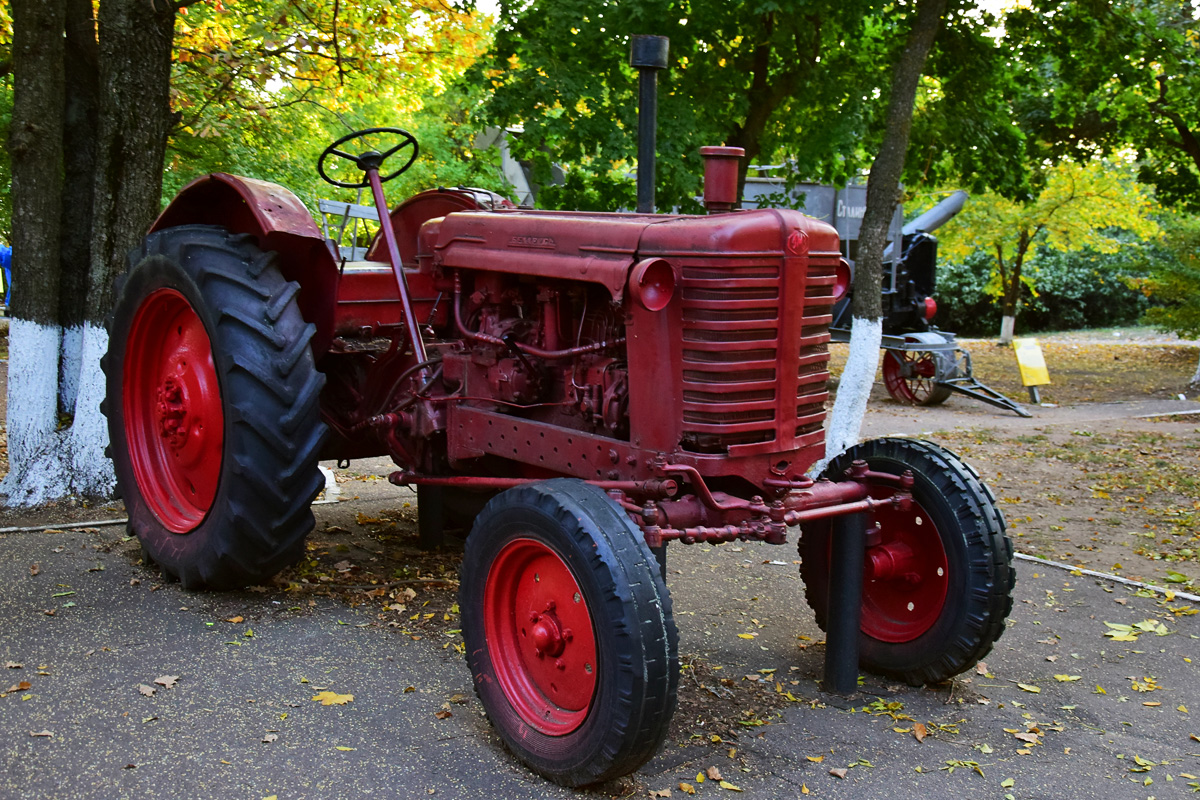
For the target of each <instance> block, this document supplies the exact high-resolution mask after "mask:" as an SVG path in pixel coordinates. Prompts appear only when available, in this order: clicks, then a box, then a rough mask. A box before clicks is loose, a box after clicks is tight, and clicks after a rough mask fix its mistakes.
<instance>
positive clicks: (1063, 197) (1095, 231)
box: [940, 160, 1158, 317]
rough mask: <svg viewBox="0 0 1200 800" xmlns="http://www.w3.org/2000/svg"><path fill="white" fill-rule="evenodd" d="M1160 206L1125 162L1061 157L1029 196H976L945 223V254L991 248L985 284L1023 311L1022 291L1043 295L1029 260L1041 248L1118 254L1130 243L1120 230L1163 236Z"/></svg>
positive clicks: (1007, 307) (1006, 308) (1013, 311)
mask: <svg viewBox="0 0 1200 800" xmlns="http://www.w3.org/2000/svg"><path fill="white" fill-rule="evenodd" d="M1153 210H1154V206H1153V204H1152V202H1151V200H1150V197H1149V195H1148V193H1147V192H1146V191H1144V190H1143V189H1142V187H1140V186H1139V185H1137V184H1135V183H1134V182H1133V180H1132V178H1131V176H1130V175H1129V173H1128V170H1126V169H1122V168H1121V167H1120V166H1119V165H1115V164H1112V163H1109V162H1106V161H1101V160H1094V161H1092V162H1089V163H1087V164H1077V163H1074V162H1069V161H1067V162H1062V163H1060V164H1058V165H1057V166H1055V167H1053V168H1052V169H1050V170H1048V171H1047V172H1046V179H1045V185H1044V187H1043V188H1042V190H1041V191H1040V192H1039V193H1038V195H1037V197H1035V198H1033V199H1031V200H1029V201H1027V202H1016V201H1013V200H1009V199H1007V198H1004V197H1000V196H998V195H993V194H987V195H984V196H982V197H977V198H974V199H972V200H971V201H970V202H969V203H968V204H967V206H966V207H965V208H964V209H963V211H962V213H960V214H959V215H958V216H957V217H956V218H955V219H954V220H952V221H951V222H950V223H949V224H947V225H946V227H945V228H943V229H942V233H941V237H940V238H941V244H942V253H943V255H944V256H946V257H948V258H950V259H952V260H954V259H957V260H960V261H961V260H963V259H965V258H966V257H967V256H968V255H970V254H971V253H974V252H976V251H982V252H985V253H987V254H988V255H989V257H990V263H991V267H990V270H989V281H988V283H987V285H986V288H987V290H988V292H989V293H990V294H991V295H992V296H993V297H994V298H995V299H996V300H998V301H1000V302H1001V303H1002V312H1003V313H1004V315H1006V316H1012V317H1016V315H1017V311H1018V309H1019V308H1020V306H1021V303H1022V294H1023V290H1028V293H1029V294H1030V295H1032V296H1034V297H1036V296H1037V293H1038V290H1039V289H1040V288H1041V287H1040V285H1039V283H1038V280H1039V275H1038V273H1037V271H1036V270H1030V269H1027V266H1026V262H1028V261H1030V260H1032V259H1033V258H1034V257H1035V256H1037V254H1038V251H1039V249H1040V248H1042V247H1045V248H1047V249H1049V250H1051V251H1057V252H1062V253H1066V252H1072V251H1076V250H1083V249H1090V250H1094V251H1096V252H1098V253H1104V254H1113V253H1116V252H1118V251H1119V250H1120V249H1121V248H1122V246H1123V242H1122V240H1121V239H1120V238H1118V237H1117V236H1115V235H1114V234H1113V232H1114V231H1115V230H1117V229H1122V230H1126V231H1129V232H1130V233H1132V234H1133V235H1135V236H1137V237H1140V238H1144V239H1148V238H1152V237H1154V236H1156V235H1157V233H1158V225H1157V223H1156V222H1155V221H1154V219H1153V218H1152V217H1151V213H1152V211H1153Z"/></svg>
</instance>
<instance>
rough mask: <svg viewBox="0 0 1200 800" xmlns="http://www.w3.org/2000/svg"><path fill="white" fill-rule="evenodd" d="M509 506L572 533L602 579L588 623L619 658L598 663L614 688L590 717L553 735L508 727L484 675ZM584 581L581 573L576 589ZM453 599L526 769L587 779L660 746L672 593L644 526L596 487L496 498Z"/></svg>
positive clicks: (671, 698) (668, 689)
mask: <svg viewBox="0 0 1200 800" xmlns="http://www.w3.org/2000/svg"><path fill="white" fill-rule="evenodd" d="M514 513H517V514H526V513H527V514H530V515H538V516H541V517H543V518H549V519H551V520H553V521H554V523H555V524H556V525H557V527H558V529H559V530H560V531H562V532H564V535H566V536H568V537H570V539H571V540H572V546H571V549H572V551H573V552H574V553H575V554H576V555H578V556H579V558H580V559H582V561H583V564H582V566H584V567H586V570H585V571H586V574H587V575H588V576H591V577H592V578H595V579H596V582H597V584H598V585H599V592H600V595H601V596H600V597H599V598H598V599H597V598H591V597H589V601H588V602H589V609H590V610H591V611H592V614H593V622H594V624H595V625H596V627H597V631H598V632H600V631H604V632H606V633H607V632H611V634H612V639H611V642H612V643H613V647H614V648H615V653H614V654H613V656H614V657H613V661H615V663H610V664H608V665H607V666H605V667H603V669H604V670H605V671H610V670H611V671H614V675H613V676H612V680H613V682H614V684H615V685H614V686H613V687H612V688H611V694H607V695H605V696H603V697H601V696H598V697H597V699H596V700H595V701H594V703H593V710H592V712H591V714H590V715H589V719H588V721H586V722H584V723H583V725H582V726H581V728H580V730H579V731H576V732H573V733H571V734H568V735H567V736H566V737H563V739H564V740H563V741H559V742H554V741H550V740H553V739H557V738H558V737H545V736H543V735H542V734H540V733H537V732H536V731H532V729H529V728H528V727H527V726H523V725H522V724H517V725H516V728H515V729H514V727H513V723H512V721H511V720H512V713H511V711H510V710H507V706H506V703H507V701H505V700H504V699H503V695H502V693H501V694H500V695H499V699H497V695H496V694H495V691H496V690H495V689H494V687H495V685H496V684H495V683H494V680H493V679H492V677H491V675H490V673H489V665H490V656H488V654H487V647H486V643H485V642H484V639H483V635H484V634H483V620H482V603H481V597H482V587H483V585H484V583H485V582H486V578H487V575H488V570H489V568H490V565H491V562H492V560H493V559H494V557H495V555H496V554H497V553H498V551H499V548H500V547H501V546H502V542H500V541H499V540H498V538H497V537H508V536H509V534H508V533H506V530H511V529H512V525H511V520H512V519H513V514H514ZM505 540H507V539H505ZM555 546H556V549H557V548H559V547H561V545H557V544H556V545H555ZM560 555H563V556H564V558H565V560H567V562H568V563H571V564H573V565H574V567H573V569H578V568H579V567H580V562H579V561H572V560H571V559H570V558H566V554H564V553H560ZM576 577H577V579H580V576H579V575H578V574H577V576H576ZM586 580H587V577H584V578H583V579H581V587H582V586H584V585H585V581H586ZM459 605H460V607H461V608H462V609H463V611H462V613H463V631H464V637H465V638H466V640H467V659H468V663H469V664H470V665H471V670H472V674H473V676H474V677H475V689H476V692H477V693H478V694H479V695H480V698H481V700H483V702H484V705H485V708H487V710H488V713H489V716H491V718H492V720H493V722H494V723H495V724H496V726H497V730H498V731H499V733H500V735H501V737H502V738H503V739H504V740H505V742H506V743H507V744H508V746H509V748H510V749H511V750H513V751H514V752H515V753H517V755H518V756H520V757H521V758H522V760H524V761H525V763H526V764H527V765H528V766H529V767H530V768H531V769H533V770H534V771H536V772H538V773H540V774H542V775H543V776H545V777H547V778H550V779H551V780H553V781H555V782H557V783H561V784H564V785H567V786H584V785H588V784H592V783H597V782H600V781H604V780H609V779H612V778H616V777H619V776H621V775H626V774H628V773H630V772H633V771H634V770H636V769H637V768H638V767H640V766H641V765H642V764H644V763H645V762H646V761H648V760H649V759H650V758H651V757H653V755H654V754H655V753H656V752H657V751H658V749H659V747H660V746H661V744H662V742H663V740H664V739H665V738H666V735H667V730H668V726H669V725H670V720H671V716H672V714H673V713H674V710H675V703H676V690H677V688H678V681H679V659H678V632H677V630H676V628H675V623H674V618H673V614H672V607H671V598H670V595H669V593H668V592H667V588H666V584H665V583H664V582H663V580H662V578H661V576H660V575H659V571H658V563H657V561H656V560H655V558H654V555H653V553H651V551H650V549H649V547H647V546H646V543H645V540H644V538H643V537H642V535H641V532H640V531H639V530H638V529H637V527H636V526H635V525H633V524H632V523H631V522H630V520H629V518H628V516H626V515H625V513H624V512H623V511H622V510H621V509H620V508H619V507H618V506H616V504H615V503H613V502H612V500H611V499H609V498H608V497H607V495H605V494H604V493H603V492H602V491H601V490H599V489H597V488H595V487H593V486H590V485H588V484H585V483H583V482H582V481H577V480H569V479H556V480H551V481H544V482H540V483H534V484H526V485H523V486H520V487H517V488H516V489H510V490H509V491H506V492H503V493H501V494H499V495H497V496H496V497H495V498H493V499H492V500H491V501H490V502H489V503H488V504H487V506H486V507H485V508H484V510H483V511H482V512H481V513H480V515H479V517H478V519H477V520H476V523H475V526H474V528H473V529H472V531H471V534H470V536H469V537H468V539H467V552H466V554H465V557H464V560H463V580H462V589H461V591H460V600H459ZM598 687H599V683H598ZM598 691H600V689H599V688H598ZM495 704H499V706H500V708H497V707H496V705H495ZM506 710H507V713H506ZM506 718H507V719H508V722H507V723H506ZM543 740H545V741H543Z"/></svg>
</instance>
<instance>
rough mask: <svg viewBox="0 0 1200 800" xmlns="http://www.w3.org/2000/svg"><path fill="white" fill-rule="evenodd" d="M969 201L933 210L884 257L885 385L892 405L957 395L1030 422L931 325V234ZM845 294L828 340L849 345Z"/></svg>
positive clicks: (958, 197) (962, 198) (957, 195)
mask: <svg viewBox="0 0 1200 800" xmlns="http://www.w3.org/2000/svg"><path fill="white" fill-rule="evenodd" d="M966 200H967V193H966V192H964V191H961V190H959V191H955V192H952V193H951V194H950V195H949V196H947V197H946V198H944V199H943V200H941V201H940V202H939V203H938V204H937V205H935V206H934V207H933V208H931V209H929V210H928V211H926V212H925V213H923V214H921V215H920V216H918V217H916V218H915V219H913V220H912V221H911V222H908V223H906V224H905V225H904V227H903V228H902V229H901V236H900V239H899V241H898V244H899V248H898V249H899V253H897V252H896V250H897V247H896V245H897V241H892V242H891V243H889V244H888V246H887V249H885V250H884V254H883V257H884V265H883V286H882V290H883V342H882V346H883V350H884V354H883V384H884V387H885V388H886V389H887V392H888V394H889V395H891V396H892V399H894V400H896V401H897V402H901V403H908V404H910V405H917V406H935V405H939V404H941V403H944V402H946V400H947V399H949V397H950V395H951V394H952V393H954V392H958V393H959V394H963V395H966V396H967V397H970V398H973V399H975V400H978V401H980V402H982V403H987V404H989V405H993V406H996V407H997V408H1003V409H1005V410H1007V411H1012V412H1014V413H1016V414H1018V415H1020V416H1022V417H1028V416H1030V414H1029V412H1028V411H1026V410H1025V409H1024V408H1023V407H1022V406H1021V405H1020V404H1019V403H1016V402H1013V401H1012V400H1010V399H1009V398H1008V397H1005V396H1004V395H1003V394H1001V393H1000V392H998V391H996V390H995V389H993V388H991V387H990V386H986V385H985V384H983V383H981V382H980V381H979V379H977V378H976V377H975V374H974V372H973V370H972V367H971V354H970V353H969V352H968V351H967V350H966V349H965V348H963V347H962V346H960V345H959V343H958V339H957V337H956V336H955V334H953V333H951V332H949V331H943V330H939V329H938V328H937V326H935V325H934V324H933V319H934V316H935V315H936V314H937V301H936V300H935V299H934V292H935V289H936V287H937V245H938V242H937V237H935V236H934V235H933V232H934V231H936V230H937V229H938V228H940V227H941V226H942V225H944V224H946V223H947V222H949V221H950V220H951V219H953V218H954V216H955V215H956V214H958V212H959V211H961V210H962V207H963V204H964V203H965V202H966ZM849 323H850V294H849V293H848V294H847V295H846V296H845V297H844V298H842V300H841V301H840V302H839V303H838V304H837V306H836V307H835V308H834V311H833V323H832V325H831V326H830V335H831V336H832V339H833V341H835V342H849V341H850V327H849Z"/></svg>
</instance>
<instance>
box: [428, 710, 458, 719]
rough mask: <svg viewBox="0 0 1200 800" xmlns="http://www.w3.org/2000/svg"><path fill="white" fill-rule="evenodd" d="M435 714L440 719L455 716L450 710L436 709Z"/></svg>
mask: <svg viewBox="0 0 1200 800" xmlns="http://www.w3.org/2000/svg"><path fill="white" fill-rule="evenodd" d="M433 715H434V716H435V717H437V718H438V719H450V717H453V716H454V715H453V714H451V713H450V712H449V711H435V712H434V713H433Z"/></svg>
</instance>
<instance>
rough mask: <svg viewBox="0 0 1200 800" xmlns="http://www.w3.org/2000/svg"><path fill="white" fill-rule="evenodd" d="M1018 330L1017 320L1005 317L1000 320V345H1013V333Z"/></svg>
mask: <svg viewBox="0 0 1200 800" xmlns="http://www.w3.org/2000/svg"><path fill="white" fill-rule="evenodd" d="M1016 328H1017V318H1016V317H1009V316H1004V317H1001V318H1000V344H1012V340H1013V331H1015V330H1016Z"/></svg>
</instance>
